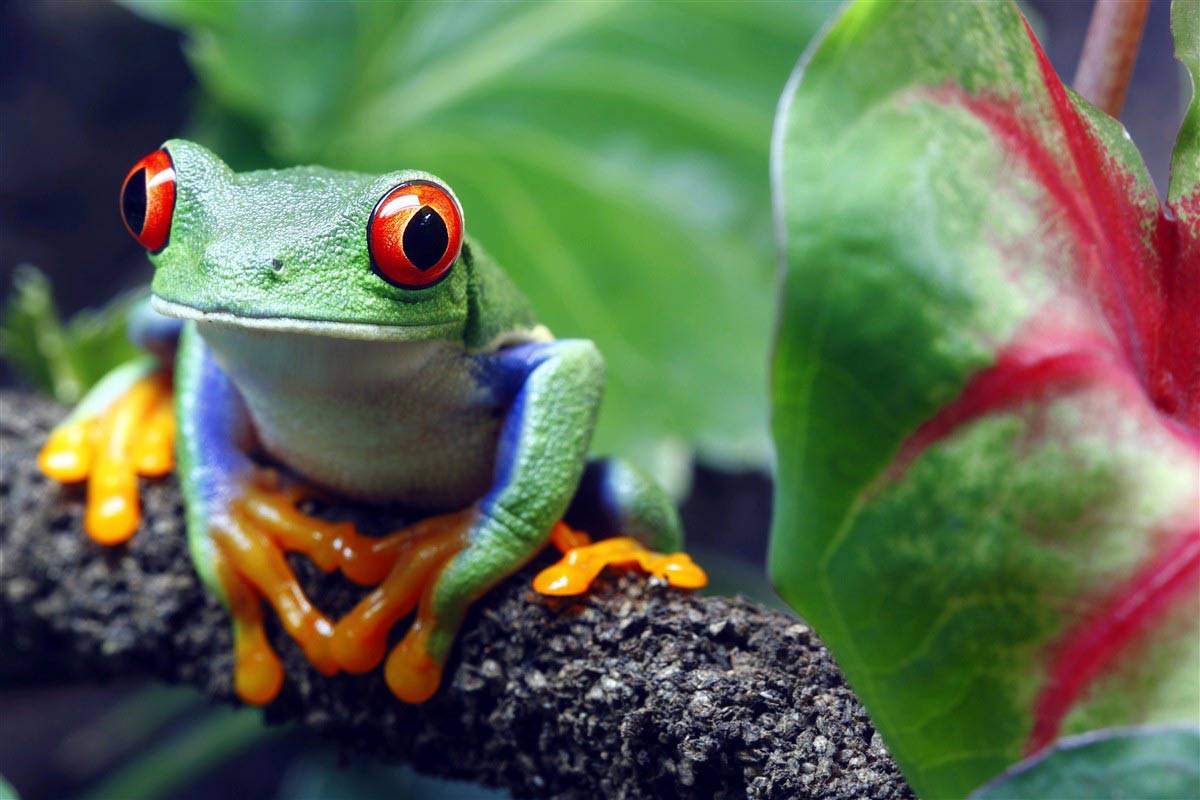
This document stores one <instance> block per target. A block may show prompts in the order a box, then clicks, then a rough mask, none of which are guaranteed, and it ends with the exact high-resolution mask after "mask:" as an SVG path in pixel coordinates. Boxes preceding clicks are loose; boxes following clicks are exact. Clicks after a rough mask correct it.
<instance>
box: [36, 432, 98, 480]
mask: <svg viewBox="0 0 1200 800" xmlns="http://www.w3.org/2000/svg"><path fill="white" fill-rule="evenodd" d="M93 425H94V421H93V420H90V419H87V420H76V421H74V422H67V423H64V424H63V425H60V426H59V427H57V428H55V429H54V430H53V431H51V433H50V437H49V438H48V439H47V440H46V444H45V445H44V446H43V447H42V449H41V452H39V453H38V469H40V470H41V471H42V474H43V475H45V476H46V477H47V478H50V479H51V480H56V481H61V482H62V483H76V482H77V481H81V480H83V479H84V478H86V477H87V476H88V472H90V471H91V468H92V427H93Z"/></svg>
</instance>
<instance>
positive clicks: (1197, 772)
mask: <svg viewBox="0 0 1200 800" xmlns="http://www.w3.org/2000/svg"><path fill="white" fill-rule="evenodd" d="M1065 797H1103V798H1107V800H1180V798H1184V797H1200V731H1197V730H1194V729H1191V728H1162V727H1160V728H1132V729H1125V730H1114V731H1099V732H1097V733H1095V734H1088V735H1085V736H1076V737H1072V738H1070V739H1064V740H1063V741H1062V742H1060V743H1059V744H1058V745H1056V746H1055V747H1054V748H1052V749H1050V750H1048V751H1046V752H1045V753H1042V754H1040V755H1037V756H1034V757H1033V758H1030V759H1027V760H1026V761H1023V762H1021V763H1020V764H1019V765H1017V766H1016V767H1014V768H1013V769H1012V770H1011V771H1009V772H1008V773H1005V774H1004V775H1003V776H1001V777H1000V778H998V779H997V780H995V781H993V782H991V783H989V784H988V785H987V786H984V787H983V788H982V789H980V790H979V791H977V792H974V793H972V794H971V797H970V798H969V800H1055V799H1056V798H1065Z"/></svg>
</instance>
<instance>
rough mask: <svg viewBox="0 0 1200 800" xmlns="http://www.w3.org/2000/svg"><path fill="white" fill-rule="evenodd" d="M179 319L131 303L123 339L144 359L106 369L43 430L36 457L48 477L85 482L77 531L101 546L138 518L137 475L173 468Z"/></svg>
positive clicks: (124, 535)
mask: <svg viewBox="0 0 1200 800" xmlns="http://www.w3.org/2000/svg"><path fill="white" fill-rule="evenodd" d="M179 327H180V323H179V320H170V319H167V318H166V317H162V316H161V315H158V314H156V313H155V312H153V311H151V310H150V308H149V304H148V303H145V302H143V303H139V304H137V305H135V306H134V308H133V309H132V311H131V313H130V319H129V335H130V338H131V339H132V340H133V341H134V343H135V344H137V345H139V346H140V347H142V348H144V349H146V350H148V351H149V353H152V354H153V355H151V354H147V355H144V356H140V357H138V358H135V359H132V360H130V361H127V362H126V363H124V364H122V365H120V366H118V367H117V368H115V369H113V370H112V371H111V372H109V373H108V374H107V375H105V376H104V378H103V379H101V380H100V382H99V383H97V384H96V386H95V387H93V388H92V390H91V391H89V392H88V393H87V395H86V396H85V397H84V398H83V400H82V401H81V402H80V403H79V405H77V406H76V407H75V409H74V410H73V411H72V412H71V414H70V415H68V416H67V418H66V419H64V420H63V421H62V422H61V423H59V424H58V425H57V426H56V427H55V428H54V430H53V431H52V432H51V434H50V437H49V439H48V440H47V442H46V445H45V446H44V447H43V448H42V451H41V453H39V454H38V466H39V467H40V468H41V470H42V472H43V473H44V474H45V475H46V476H47V477H49V478H52V479H54V480H59V481H63V482H68V483H74V482H77V481H83V480H86V481H87V482H88V499H87V508H86V511H85V513H84V527H85V528H86V530H87V532H88V533H89V534H90V535H91V537H92V538H93V539H94V540H95V541H97V542H99V543H101V544H117V543H119V542H123V541H125V540H126V539H128V538H129V537H130V536H132V535H133V533H134V531H135V530H137V526H138V522H139V521H140V519H141V512H140V509H139V504H138V484H137V476H138V475H142V476H147V477H157V476H160V475H165V474H166V473H168V472H170V471H171V469H172V466H173V464H174V438H175V427H174V417H173V416H172V413H171V375H170V366H171V359H172V355H173V351H174V348H175V342H176V340H177V338H178V335H179Z"/></svg>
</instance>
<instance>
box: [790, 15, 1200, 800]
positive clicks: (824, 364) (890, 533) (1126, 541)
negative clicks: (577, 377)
mask: <svg viewBox="0 0 1200 800" xmlns="http://www.w3.org/2000/svg"><path fill="white" fill-rule="evenodd" d="M1189 13H1190V12H1189ZM1185 17H1186V15H1180V14H1179V13H1178V12H1177V20H1178V19H1180V18H1185ZM1180 44H1181V49H1187V48H1188V47H1190V45H1188V44H1187V43H1186V42H1181V43H1180ZM776 137H777V139H776V154H777V156H778V157H779V161H778V162H777V163H776V164H775V174H776V178H777V180H778V183H777V185H776V187H775V188H776V200H777V202H778V203H779V207H778V208H777V217H778V219H779V220H780V238H781V241H782V242H783V243H784V260H785V268H784V273H783V276H782V277H783V280H782V281H781V287H782V290H783V293H784V294H783V297H782V299H781V306H780V308H781V318H780V323H779V327H778V337H777V342H776V350H775V362H774V382H773V383H774V386H773V400H774V415H773V428H774V434H775V439H776V451H777V456H778V479H777V484H776V502H775V512H776V518H775V520H774V529H773V532H772V543H771V570H772V575H773V578H774V579H775V582H776V586H777V587H778V588H779V590H780V593H781V594H782V595H783V596H784V598H785V599H786V600H788V602H789V603H790V604H791V605H792V606H793V607H794V608H796V609H797V610H798V611H799V612H800V613H801V614H802V615H803V616H804V617H805V618H806V619H808V621H809V622H811V623H812V624H813V625H814V627H815V629H816V630H817V631H818V632H819V633H820V634H821V636H822V638H823V639H824V640H825V642H826V643H827V644H828V645H829V647H830V649H831V650H832V652H833V653H834V654H835V656H836V657H837V659H838V662H839V664H840V665H841V666H842V668H843V669H844V670H845V672H846V675H847V677H848V679H849V680H850V682H851V684H852V685H853V686H854V688H855V690H856V691H857V693H858V694H859V696H860V697H861V698H862V700H863V702H864V704H865V705H866V707H867V709H868V710H869V711H870V713H871V716H872V719H873V720H874V721H875V723H876V725H877V726H878V727H879V729H880V732H881V733H882V734H883V735H884V737H885V739H886V740H887V742H888V745H889V747H890V748H891V750H892V752H893V753H894V755H895V756H896V758H897V761H898V762H899V764H900V765H901V767H902V768H903V769H904V771H905V774H906V776H907V777H908V778H909V781H910V782H911V783H912V785H913V787H914V788H915V789H916V790H917V792H918V793H919V794H921V795H924V796H929V797H950V796H962V795H964V794H966V793H967V792H968V791H970V790H971V789H972V788H973V787H975V786H978V785H979V784H981V783H982V782H983V781H985V780H986V779H988V778H990V777H991V776H993V775H995V774H996V773H997V772H999V771H1001V770H1002V769H1003V768H1005V767H1006V766H1007V765H1009V764H1012V763H1014V762H1016V761H1018V760H1019V759H1020V758H1021V757H1022V755H1023V753H1024V752H1025V751H1026V749H1029V748H1036V747H1038V746H1041V745H1042V744H1044V743H1045V742H1046V741H1049V740H1052V739H1053V738H1054V736H1055V735H1057V733H1058V732H1059V731H1062V732H1065V733H1074V732H1079V731H1086V730H1093V729H1096V728H1100V727H1108V726H1115V725H1130V724H1140V723H1147V722H1168V721H1183V720H1186V721H1195V720H1196V719H1197V718H1198V717H1200V686H1198V685H1197V681H1196V675H1197V672H1198V670H1200V640H1198V639H1197V637H1196V635H1195V616H1194V615H1195V608H1196V605H1195V600H1196V597H1195V594H1196V589H1195V586H1196V581H1195V580H1194V579H1195V577H1196V576H1197V575H1198V574H1200V531H1197V530H1195V529H1194V526H1195V524H1196V522H1195V520H1196V516H1195V509H1196V508H1197V504H1198V503H1200V497H1198V487H1197V484H1196V479H1195V476H1196V475H1197V473H1198V471H1200V446H1198V444H1197V443H1198V442H1200V434H1198V433H1197V422H1198V421H1200V386H1197V385H1195V379H1196V376H1195V375H1194V374H1193V373H1194V372H1195V370H1194V364H1195V360H1194V359H1195V353H1196V349H1195V348H1196V346H1197V341H1196V339H1193V338H1189V337H1190V336H1191V333H1189V331H1192V332H1193V333H1195V332H1198V331H1200V328H1196V327H1195V325H1194V323H1193V322H1191V321H1190V320H1194V319H1195V313H1196V311H1195V309H1196V306H1195V303H1196V302H1197V299H1198V298H1197V296H1196V295H1195V294H1194V291H1195V287H1197V286H1200V273H1198V272H1197V270H1198V269H1200V258H1196V257H1195V254H1197V253H1198V252H1200V248H1197V242H1200V222H1197V219H1200V218H1197V217H1191V218H1185V215H1183V214H1182V213H1177V214H1176V215H1175V216H1174V217H1170V216H1166V215H1163V214H1162V212H1161V206H1160V202H1159V199H1158V197H1157V196H1156V195H1155V193H1154V189H1153V186H1152V184H1151V182H1150V180H1149V177H1148V176H1147V174H1146V171H1145V168H1144V166H1143V165H1142V163H1141V159H1140V156H1139V155H1138V153H1137V151H1136V149H1135V148H1134V147H1133V144H1132V143H1131V142H1130V141H1129V140H1128V137H1127V136H1126V134H1125V132H1124V130H1123V129H1122V128H1121V127H1120V125H1119V124H1117V123H1116V122H1115V121H1113V120H1111V119H1109V118H1107V117H1105V116H1104V115H1103V114H1101V113H1099V112H1098V111H1096V110H1095V109H1093V108H1091V107H1090V106H1088V105H1087V104H1086V103H1085V102H1083V101H1082V100H1081V99H1079V98H1078V97H1076V96H1074V95H1073V94H1070V93H1069V92H1067V91H1066V90H1065V89H1064V88H1063V87H1062V85H1061V83H1060V82H1059V80H1058V78H1057V77H1056V76H1054V75H1053V73H1052V71H1050V70H1049V68H1048V66H1047V65H1046V64H1045V62H1044V61H1043V60H1042V59H1041V58H1040V52H1039V50H1038V49H1037V46H1036V44H1035V43H1034V42H1033V41H1032V40H1031V38H1030V35H1029V33H1028V31H1027V29H1026V27H1025V25H1024V24H1023V21H1022V19H1021V17H1020V15H1019V13H1018V11H1017V9H1016V7H1015V6H1014V5H1012V4H1007V3H978V4H967V3H959V4H942V3H921V2H912V3H882V2H868V1H866V0H864V1H863V2H857V3H853V4H851V5H849V6H848V7H847V8H846V10H845V11H844V13H843V14H842V15H841V16H840V17H839V18H838V20H837V21H836V22H835V23H834V24H833V25H831V26H830V27H829V28H828V30H827V32H826V34H825V36H824V37H823V39H822V40H821V41H820V42H819V43H817V44H816V45H815V46H814V48H813V49H812V50H811V51H810V54H809V57H808V59H807V62H806V66H805V69H804V71H803V72H802V73H798V75H797V78H796V80H795V81H794V83H793V84H792V85H791V86H790V87H789V90H788V91H787V92H786V93H785V97H784V101H783V104H782V105H781V112H780V119H779V121H778V128H777V131H776ZM1185 139H1186V137H1182V138H1181V145H1180V146H1181V147H1183V148H1187V147H1191V145H1188V144H1186V142H1185V141H1184V140H1185ZM1181 152H1182V151H1181ZM1186 152H1187V153H1190V154H1191V155H1190V156H1186V155H1185V156H1184V160H1187V159H1188V158H1189V157H1190V158H1192V159H1194V157H1195V152H1194V149H1192V150H1186ZM1193 163H1194V162H1193ZM1180 182H1182V183H1188V179H1187V178H1186V177H1185V178H1180V177H1179V175H1176V183H1173V187H1176V186H1177V184H1180ZM1194 182H1195V177H1193V178H1191V183H1188V185H1186V186H1181V185H1180V186H1178V188H1173V189H1172V197H1173V198H1185V197H1192V198H1195V197H1196V196H1197V195H1196V189H1197V187H1196V186H1195V185H1194ZM1193 207H1194V208H1200V206H1193ZM1173 210H1174V211H1176V212H1181V211H1183V210H1184V206H1183V205H1180V206H1178V207H1176V208H1174V209H1173ZM1188 219H1190V221H1188ZM1189 252H1190V253H1192V254H1193V255H1191V256H1189V255H1187V254H1188V253H1189ZM1189 326H1191V327H1189ZM1189 348H1190V353H1189ZM1143 352H1153V353H1154V354H1155V355H1154V358H1155V359H1156V360H1155V362H1154V363H1152V364H1147V363H1146V362H1145V361H1144V360H1143V359H1142V356H1141V353H1143ZM1189 365H1191V366H1189ZM1189 382H1190V383H1189ZM1162 387H1166V388H1165V389H1164V388H1162ZM1165 576H1173V577H1170V578H1169V579H1168V578H1167V577H1165ZM1131 619H1132V620H1136V621H1137V625H1133V624H1131V623H1130V622H1129V620H1131ZM1135 634H1136V635H1135Z"/></svg>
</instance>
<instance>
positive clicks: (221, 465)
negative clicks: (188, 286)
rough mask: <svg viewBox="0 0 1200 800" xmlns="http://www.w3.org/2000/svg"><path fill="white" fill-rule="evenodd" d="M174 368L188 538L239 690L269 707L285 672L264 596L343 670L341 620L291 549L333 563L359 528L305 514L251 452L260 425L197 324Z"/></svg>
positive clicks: (315, 659) (298, 635)
mask: <svg viewBox="0 0 1200 800" xmlns="http://www.w3.org/2000/svg"><path fill="white" fill-rule="evenodd" d="M176 369H177V373H178V374H177V381H176V383H177V388H178V396H177V403H176V409H177V416H178V424H179V461H180V470H179V472H180V482H181V484H182V488H183V494H184V500H185V504H186V512H187V530H188V545H189V548H190V550H191V553H192V560H193V562H194V563H195V565H196V570H197V572H199V574H200V577H201V578H202V580H203V581H204V583H205V584H206V585H207V586H208V587H209V588H210V589H211V590H212V591H213V592H215V593H216V594H217V596H218V597H220V598H221V600H222V601H223V602H224V603H225V605H226V606H227V607H228V609H229V611H230V614H231V615H232V617H233V626H234V638H235V654H236V673H235V685H236V689H237V693H238V695H239V696H240V697H241V698H242V700H244V701H245V702H247V703H252V704H256V705H261V704H263V703H266V702H269V701H270V700H271V699H273V698H274V697H275V695H276V694H277V693H278V691H279V687H280V684H281V683H282V680H283V668H282V665H281V664H280V661H279V658H278V657H277V656H276V655H275V653H274V651H273V650H272V649H271V646H270V644H269V643H268V642H267V638H266V635H265V633H264V630H263V612H262V600H264V599H265V600H267V601H268V602H269V603H270V604H271V605H272V606H273V607H274V609H275V611H276V612H277V613H278V615H279V618H280V621H281V622H282V623H283V627H284V629H285V630H286V631H287V633H288V634H289V635H290V636H291V637H292V638H293V639H295V640H296V641H297V642H298V643H299V644H300V646H301V647H302V648H303V649H304V652H305V655H306V656H307V657H308V660H309V661H310V662H311V663H312V664H313V666H314V667H315V668H316V669H317V670H318V671H319V672H322V673H323V674H326V675H332V674H335V673H336V672H337V671H338V667H337V663H336V661H334V659H333V657H332V654H331V651H330V641H331V637H332V635H333V623H332V622H331V621H330V620H329V619H328V618H327V617H326V616H325V615H324V614H322V613H321V612H320V611H319V610H318V609H317V608H316V607H315V606H313V604H312V603H311V602H310V601H309V600H308V598H307V597H306V596H305V594H304V591H303V589H302V588H301V587H300V585H299V583H298V582H297V580H296V577H295V575H294V574H293V573H292V570H291V568H290V567H289V566H288V563H287V561H286V560H285V558H284V552H285V551H286V550H296V551H299V552H303V553H305V554H306V555H308V556H310V557H311V558H313V560H314V561H315V562H316V563H317V564H318V566H320V567H322V568H323V569H326V570H329V569H333V568H334V567H335V566H337V561H336V556H335V555H334V549H335V548H336V547H337V546H338V542H339V541H340V538H339V537H340V535H341V534H347V535H350V536H353V530H352V526H350V525H349V524H348V523H340V524H339V523H327V522H323V521H321V520H315V519H309V518H307V517H304V516H303V515H301V514H300V513H299V512H297V511H295V509H294V505H293V504H294V503H295V501H296V499H297V497H298V494H297V492H296V491H295V490H293V489H292V488H290V487H287V486H284V485H283V484H282V483H281V482H280V481H279V480H278V479H277V478H276V477H275V476H274V474H273V473H270V472H268V471H265V470H262V469H260V468H258V467H257V466H256V465H255V464H254V463H253V462H252V461H251V460H250V458H249V456H248V455H247V451H248V449H249V447H250V446H251V443H252V441H253V431H252V428H251V425H250V421H249V417H248V415H247V413H246V411H245V408H244V406H243V405H242V401H241V398H240V396H239V395H238V393H237V389H236V388H235V387H234V386H233V384H232V382H231V381H230V380H229V378H228V376H226V375H225V373H224V372H223V371H222V370H221V368H220V367H219V366H218V365H217V363H216V362H215V361H214V360H213V358H212V355H211V353H210V352H209V351H208V348H207V347H206V346H205V344H204V341H203V339H201V337H200V335H199V334H198V333H197V332H196V329H195V326H194V325H192V324H188V325H187V326H186V327H185V328H184V331H183V335H182V337H181V340H180V349H179V356H178V359H177V361H176Z"/></svg>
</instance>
